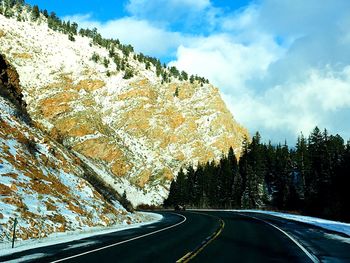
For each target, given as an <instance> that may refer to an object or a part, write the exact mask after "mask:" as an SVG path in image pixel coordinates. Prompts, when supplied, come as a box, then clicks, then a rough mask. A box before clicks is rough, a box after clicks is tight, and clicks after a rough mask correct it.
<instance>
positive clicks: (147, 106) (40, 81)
mask: <svg viewBox="0 0 350 263" xmlns="http://www.w3.org/2000/svg"><path fill="white" fill-rule="evenodd" d="M0 30H1V32H2V34H0V36H1V37H0V52H3V53H5V54H6V56H7V57H8V59H9V60H10V61H11V63H13V64H14V65H15V66H16V68H17V70H18V72H19V77H20V80H21V83H22V86H23V89H24V93H25V98H26V101H27V102H28V105H29V106H28V109H29V113H30V115H31V117H32V118H33V119H34V120H35V121H36V122H37V123H39V124H40V126H41V128H42V129H43V130H45V131H46V132H48V133H50V134H51V136H53V137H55V138H56V139H57V140H58V141H62V142H63V143H64V145H65V146H67V147H69V148H70V149H71V150H72V151H74V152H75V153H76V154H77V155H78V156H79V157H80V158H82V159H83V160H84V161H85V162H86V163H88V164H89V165H90V166H91V168H93V169H94V170H95V171H96V172H97V173H98V174H99V175H100V176H101V178H103V180H105V182H107V183H108V184H110V185H111V186H113V187H114V188H115V189H116V190H117V191H118V192H119V193H120V194H122V193H123V192H124V191H125V192H126V194H127V197H128V199H129V200H130V201H131V202H132V203H133V204H134V205H138V204H142V203H144V204H160V203H162V201H163V199H164V198H165V197H166V196H167V192H168V186H169V183H170V180H172V179H173V178H174V176H175V175H176V174H177V172H178V170H179V169H180V167H181V166H183V165H187V164H189V163H193V164H197V163H198V162H206V161H208V160H213V159H218V158H219V157H220V156H221V155H222V153H223V152H226V151H227V150H228V149H229V147H231V146H232V147H233V148H234V150H235V152H236V154H237V155H239V154H240V149H241V142H242V140H243V138H244V137H245V136H247V135H248V134H247V131H246V130H245V129H244V128H243V127H241V126H240V125H239V124H237V123H236V122H235V121H234V119H233V117H232V115H231V113H230V112H229V111H228V109H227V108H226V106H225V104H224V102H223V101H222V99H221V97H220V94H219V91H218V89H217V88H215V87H213V86H212V85H210V84H204V85H203V84H200V83H198V82H196V81H194V82H193V83H190V81H179V80H177V79H171V82H170V83H165V84H164V83H162V80H161V79H160V78H159V77H157V74H156V68H155V67H154V66H153V65H151V66H150V68H148V69H147V70H146V67H145V64H143V63H140V62H138V61H137V60H135V59H134V58H135V57H134V54H133V53H131V54H130V55H128V56H125V55H123V53H122V52H121V50H118V49H117V50H116V51H115V52H116V53H117V54H119V56H120V57H122V58H123V60H125V61H126V62H127V64H128V65H129V67H130V68H132V70H133V72H134V76H133V77H132V78H130V79H127V80H126V79H124V78H123V76H124V74H125V72H123V71H120V70H117V69H116V68H117V67H116V64H114V62H112V61H109V63H100V62H94V61H93V60H92V59H91V58H92V54H98V56H99V57H100V58H105V60H110V59H109V54H108V50H106V49H104V48H101V47H99V46H95V45H94V44H92V43H91V39H89V38H86V37H81V36H76V37H75V41H74V42H72V41H70V40H68V37H67V36H66V35H63V34H60V33H57V32H54V31H52V30H51V29H48V27H47V25H46V23H45V22H42V23H41V24H37V23H32V22H28V21H27V22H18V21H16V20H14V19H7V18H5V17H3V16H1V15H0ZM103 64H105V65H103Z"/></svg>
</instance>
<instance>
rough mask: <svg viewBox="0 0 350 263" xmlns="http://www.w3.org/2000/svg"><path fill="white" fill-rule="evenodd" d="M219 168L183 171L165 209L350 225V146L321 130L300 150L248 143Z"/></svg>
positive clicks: (257, 139) (259, 141)
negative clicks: (280, 214) (278, 215)
mask: <svg viewBox="0 0 350 263" xmlns="http://www.w3.org/2000/svg"><path fill="white" fill-rule="evenodd" d="M242 147H243V152H242V155H241V157H240V158H239V161H238V160H237V158H236V156H235V154H234V151H233V149H232V148H230V150H229V152H228V154H227V155H223V156H222V157H221V159H220V160H219V161H217V162H214V161H211V162H208V163H206V164H198V165H197V166H196V168H193V166H192V165H190V166H188V167H184V168H183V169H181V170H180V172H179V173H178V176H177V179H176V181H175V180H174V181H173V182H172V183H171V186H170V193H169V197H168V199H167V200H165V202H164V206H165V207H172V206H175V205H177V204H181V205H185V206H186V207H191V208H221V209H266V210H276V211H288V212H294V213H299V214H304V215H311V216H319V217H323V218H328V219H336V220H342V221H347V222H350V213H349V211H350V202H349V200H350V191H349V189H348V188H349V186H350V141H348V142H347V143H345V142H344V139H343V138H342V137H341V136H339V135H330V134H328V131H327V130H324V131H321V130H320V129H319V128H318V127H316V128H315V129H314V130H313V131H312V132H311V134H310V135H309V137H307V138H306V137H304V136H303V135H302V134H301V135H300V136H299V137H298V139H297V142H296V144H295V146H293V147H289V146H288V145H287V143H286V142H285V143H284V144H277V145H272V144H271V142H269V143H262V139H261V136H260V134H259V133H258V132H257V133H256V134H255V135H254V136H253V138H252V139H251V141H248V140H247V139H246V140H244V142H243V146H242Z"/></svg>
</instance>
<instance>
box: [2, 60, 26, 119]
mask: <svg viewBox="0 0 350 263" xmlns="http://www.w3.org/2000/svg"><path fill="white" fill-rule="evenodd" d="M0 95H1V96H3V97H4V98H7V99H8V100H9V101H10V102H12V103H13V105H15V106H16V108H17V110H18V112H21V113H22V116H23V117H25V118H26V120H29V119H30V117H29V115H28V113H27V108H26V106H27V104H26V103H25V101H24V100H23V95H22V89H21V87H20V85H19V76H18V73H17V71H16V70H15V69H14V68H13V67H12V66H11V65H10V64H9V62H8V61H7V60H6V58H5V57H4V56H3V55H0Z"/></svg>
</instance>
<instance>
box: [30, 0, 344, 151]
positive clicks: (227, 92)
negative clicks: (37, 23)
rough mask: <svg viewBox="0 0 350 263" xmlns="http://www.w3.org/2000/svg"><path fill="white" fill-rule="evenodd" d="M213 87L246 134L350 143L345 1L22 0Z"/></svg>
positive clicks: (272, 138) (280, 139)
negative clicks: (324, 134) (322, 135)
mask: <svg viewBox="0 0 350 263" xmlns="http://www.w3.org/2000/svg"><path fill="white" fill-rule="evenodd" d="M27 2H28V3H30V4H37V5H39V7H40V8H41V9H47V10H48V11H55V12H56V14H57V15H58V16H59V17H61V18H62V19H69V20H71V21H76V22H78V24H79V25H80V26H82V27H90V28H93V27H96V28H98V30H99V32H100V33H101V34H102V35H103V36H105V37H113V38H118V39H120V40H121V42H122V43H125V44H131V45H133V46H134V47H135V50H136V51H138V52H143V53H144V54H147V55H151V56H155V57H158V58H160V59H161V61H163V62H165V63H167V64H169V65H175V66H176V67H178V68H179V69H181V70H185V71H187V72H189V73H191V74H198V75H200V76H204V77H206V78H208V79H209V80H210V81H211V83H212V84H214V85H215V86H217V87H218V88H219V89H220V92H221V95H222V97H223V99H224V101H225V102H226V104H227V106H228V108H229V109H230V111H231V112H232V114H233V116H234V118H235V119H236V120H237V121H238V122H239V123H241V124H242V125H243V126H245V127H247V128H248V130H249V131H250V133H251V134H253V133H254V132H255V131H259V132H260V133H261V134H262V136H263V138H265V140H271V141H272V142H275V143H277V142H279V141H282V142H284V140H285V139H287V141H288V142H289V144H294V142H295V139H296V137H297V136H298V135H299V134H300V133H301V132H302V133H303V134H304V135H308V134H309V133H310V131H311V130H312V129H313V128H314V127H315V126H316V125H317V126H319V127H320V128H322V129H323V128H327V129H328V130H329V132H331V133H333V134H335V133H338V134H340V135H341V136H343V138H344V139H345V140H348V139H350V1H348V0H323V1H319V0H308V1H305V0H293V1H290V0H256V1H248V0H237V1H232V0H231V1H225V0H119V1H117V0H114V1H106V0H104V1H102V0H90V1H81V0H75V1H71V0H69V1H68V0H60V1H43V0H42V1H39V0H30V1H27Z"/></svg>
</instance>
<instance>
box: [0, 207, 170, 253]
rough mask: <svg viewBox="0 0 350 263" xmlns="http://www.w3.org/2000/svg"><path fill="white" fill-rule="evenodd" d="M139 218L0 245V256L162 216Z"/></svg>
mask: <svg viewBox="0 0 350 263" xmlns="http://www.w3.org/2000/svg"><path fill="white" fill-rule="evenodd" d="M137 214H139V216H140V217H143V219H144V222H142V223H136V224H131V225H115V226H110V227H86V228H84V229H83V230H79V231H67V232H63V233H53V234H51V235H49V236H48V237H46V238H42V239H29V240H24V241H20V242H16V243H15V248H13V249H12V248H11V243H10V242H8V243H6V244H2V243H0V256H5V255H10V254H13V253H17V252H21V251H25V250H28V249H34V248H40V247H46V246H52V245H57V244H62V243H67V242H71V241H76V240H80V239H84V238H88V237H92V236H97V235H104V234H108V233H112V232H117V231H122V230H126V229H132V228H138V227H141V226H145V225H149V224H153V223H156V222H158V221H160V220H162V218H163V216H162V215H160V214H155V213H147V212H138V213H137Z"/></svg>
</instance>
